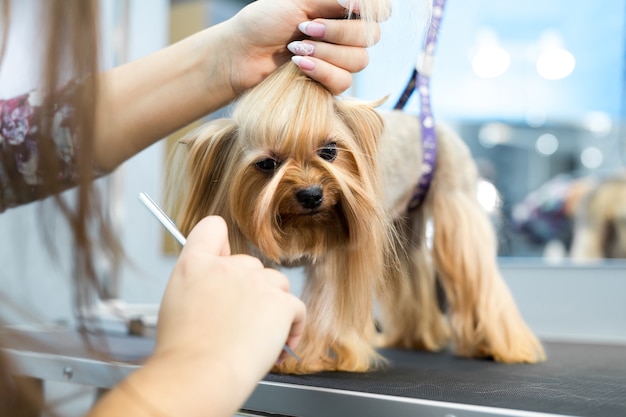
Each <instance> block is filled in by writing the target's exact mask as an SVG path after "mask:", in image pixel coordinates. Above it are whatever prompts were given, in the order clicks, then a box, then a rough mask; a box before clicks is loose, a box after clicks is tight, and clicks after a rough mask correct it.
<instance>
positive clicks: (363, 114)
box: [335, 99, 384, 156]
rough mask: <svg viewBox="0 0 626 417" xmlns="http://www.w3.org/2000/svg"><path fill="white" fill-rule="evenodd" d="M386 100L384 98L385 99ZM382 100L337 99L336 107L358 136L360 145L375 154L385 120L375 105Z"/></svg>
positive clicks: (370, 153)
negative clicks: (369, 101)
mask: <svg viewBox="0 0 626 417" xmlns="http://www.w3.org/2000/svg"><path fill="white" fill-rule="evenodd" d="M383 101H384V100H383ZM381 103H382V101H379V102H375V103H365V102H362V101H357V100H351V99H346V100H341V99H337V100H336V102H335V107H336V109H337V113H338V114H339V115H340V116H341V118H342V119H343V121H344V123H345V124H346V125H347V126H348V128H349V129H350V130H351V131H352V132H353V133H354V135H355V137H356V138H358V141H359V145H360V146H361V147H363V148H364V150H365V151H366V152H367V154H368V155H370V156H373V155H374V154H375V152H376V149H377V144H378V139H379V138H380V137H381V136H382V134H383V130H384V122H383V119H382V117H381V116H380V114H378V112H377V111H376V110H375V109H374V107H376V106H378V105H380V104H381Z"/></svg>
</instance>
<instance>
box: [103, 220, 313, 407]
mask: <svg viewBox="0 0 626 417" xmlns="http://www.w3.org/2000/svg"><path fill="white" fill-rule="evenodd" d="M304 320H305V307H304V304H303V303H302V302H301V301H300V300H298V299H297V298H296V297H294V296H293V295H291V294H290V293H289V281H288V280H287V278H286V277H285V276H284V275H282V274H281V273H280V272H278V271H276V270H273V269H267V268H264V267H263V265H262V264H261V262H260V261H259V260H258V259H256V258H253V257H251V256H247V255H232V256H231V255H230V246H229V242H228V231H227V228H226V225H225V223H224V221H223V220H222V219H220V218H219V217H208V218H205V219H203V220H202V221H201V222H200V223H198V225H197V226H196V227H195V228H194V229H193V231H192V232H191V233H190V234H189V238H188V240H187V243H186V244H185V247H184V248H183V250H182V253H181V255H180V258H179V260H178V262H177V263H176V266H175V268H174V271H173V273H172V276H171V278H170V281H169V283H168V286H167V288H166V291H165V294H164V296H163V301H162V304H161V308H160V312H159V320H158V332H157V343H156V349H155V352H154V354H153V356H152V357H151V358H150V359H149V360H148V361H147V363H146V364H145V365H144V367H142V368H141V369H140V370H139V371H137V372H135V373H134V374H132V375H131V376H130V377H129V379H128V380H127V381H125V382H124V383H123V385H122V386H121V391H120V390H119V389H118V390H115V391H113V394H112V395H114V396H117V397H118V401H113V402H111V404H117V405H119V404H120V403H119V397H120V395H122V396H123V395H126V396H131V397H132V398H131V399H132V400H134V401H132V404H130V405H129V404H126V406H132V407H140V408H144V411H149V412H153V413H152V414H153V415H167V416H174V415H185V416H200V415H206V412H207V410H211V415H224V416H226V415H233V414H234V413H235V412H236V411H237V409H236V407H237V406H238V405H241V404H242V403H243V402H244V400H245V399H246V398H247V396H248V395H250V393H252V391H253V390H254V388H255V386H256V383H257V382H258V381H259V380H260V379H261V378H263V376H265V374H266V373H267V372H268V371H269V370H270V368H271V367H272V365H274V364H275V363H276V361H277V359H278V358H279V355H280V356H281V359H282V356H283V355H284V352H283V354H281V349H282V346H283V345H284V344H285V341H287V344H288V345H289V346H290V347H291V348H293V349H296V346H297V345H298V342H299V339H300V337H301V335H302V332H303V329H304ZM163 376H167V378H163ZM207 393H219V395H216V396H211V395H208V396H207V395H206V394H207ZM148 399H149V401H148ZM183 399H184V400H183ZM103 403H105V404H106V399H105V401H103ZM111 404H108V406H110V405H111ZM122 405H123V404H122ZM104 407H105V408H104V409H106V410H107V413H109V414H108V415H114V414H115V413H112V412H111V409H110V408H106V407H107V406H106V405H105V406H104ZM96 415H97V414H96Z"/></svg>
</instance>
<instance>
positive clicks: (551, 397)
mask: <svg viewBox="0 0 626 417" xmlns="http://www.w3.org/2000/svg"><path fill="white" fill-rule="evenodd" d="M25 334H27V335H29V336H30V337H34V338H35V339H36V340H37V342H38V343H37V346H36V347H34V346H33V344H32V343H31V342H28V343H26V342H25V341H24V340H23V339H22V338H20V337H15V334H12V337H10V338H9V339H8V344H5V346H4V351H5V353H7V354H8V355H9V356H10V357H11V358H12V359H13V360H14V361H16V362H17V364H18V365H19V366H20V369H21V373H22V374H23V375H25V376H29V377H33V378H38V379H43V380H71V381H72V382H74V383H77V384H87V385H94V386H98V387H104V388H108V387H111V386H112V385H114V384H115V383H117V382H118V381H119V380H120V379H122V378H123V377H124V376H125V375H127V374H128V373H129V372H131V371H132V370H133V369H136V368H137V367H138V366H141V362H142V361H143V358H145V357H147V356H148V355H149V354H150V352H151V351H152V349H153V347H154V341H153V339H150V338H141V337H136V336H125V335H117V336H113V335H107V336H106V337H104V339H103V338H102V337H96V338H93V339H91V341H92V344H93V346H96V347H99V348H104V350H105V351H106V352H108V354H110V355H111V356H112V357H113V358H114V360H116V362H114V363H111V362H107V361H104V360H103V359H102V358H101V357H100V356H99V355H98V354H97V353H94V352H91V351H89V350H88V349H86V348H85V347H84V339H82V338H81V337H80V335H79V334H78V333H77V332H75V331H73V330H54V331H51V330H47V331H28V332H25ZM5 341H6V338H5ZM545 347H546V351H547V355H548V361H547V362H545V363H541V364H537V365H503V364H498V363H494V362H492V361H488V360H470V359H462V358H458V357H455V356H454V355H452V354H450V353H448V352H443V353H426V352H412V351H402V350H389V349H387V350H381V353H382V354H383V355H384V356H385V357H387V358H388V359H389V361H390V362H389V366H388V367H387V368H386V369H381V370H378V371H374V372H369V373H363V374H352V373H343V372H336V373H335V372H327V373H320V374H316V375H307V376H284V375H268V376H267V377H266V378H265V379H264V381H262V382H261V383H260V384H259V385H258V387H257V390H256V391H255V392H254V394H253V395H252V396H251V397H250V399H249V400H248V401H247V402H246V404H245V406H244V409H246V410H251V411H252V412H253V413H254V414H256V415H269V414H271V415H278V416H280V415H283V416H298V417H308V416H324V417H333V416H359V417H361V416H363V417H367V416H382V417H401V416H416V415H419V416H427V417H428V416H437V417H444V416H446V417H452V416H456V417H461V416H463V417H470V416H495V415H507V416H520V417H522V416H527V417H530V416H541V415H544V416H546V415H552V416H555V415H558V416H564V415H569V416H581V417H595V416H601V417H610V416H626V346H623V345H613V346H611V345H592V344H578V343H577V344H575V343H555V342H546V343H545Z"/></svg>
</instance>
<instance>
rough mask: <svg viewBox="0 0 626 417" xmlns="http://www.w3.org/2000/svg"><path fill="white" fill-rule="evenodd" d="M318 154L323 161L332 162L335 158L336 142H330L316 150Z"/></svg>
mask: <svg viewBox="0 0 626 417" xmlns="http://www.w3.org/2000/svg"><path fill="white" fill-rule="evenodd" d="M318 155H319V156H320V158H322V159H323V160H325V161H328V162H333V161H334V160H335V158H337V143H336V142H331V143H329V144H328V145H326V146H324V147H323V148H322V149H320V150H319V151H318Z"/></svg>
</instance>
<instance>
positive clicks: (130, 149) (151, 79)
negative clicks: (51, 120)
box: [95, 0, 379, 170]
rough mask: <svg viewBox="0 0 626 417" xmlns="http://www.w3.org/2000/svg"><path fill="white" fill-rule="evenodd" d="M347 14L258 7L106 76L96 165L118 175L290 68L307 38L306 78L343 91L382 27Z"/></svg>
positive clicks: (332, 1)
mask: <svg viewBox="0 0 626 417" xmlns="http://www.w3.org/2000/svg"><path fill="white" fill-rule="evenodd" d="M377 1H379V0H377ZM345 13H346V10H345V9H344V8H343V7H342V6H341V5H340V4H339V3H338V2H337V0H257V1H256V2H253V3H251V4H249V5H248V6H246V7H245V8H244V9H242V10H241V11H240V12H239V13H238V14H237V15H236V16H235V17H233V18H232V19H230V20H228V21H226V22H223V23H221V24H219V25H216V26H213V27H210V28H207V29H205V30H203V31H201V32H198V33H196V34H194V35H192V36H191V37H189V38H186V39H184V40H182V41H180V42H178V43H176V44H174V45H171V46H169V47H167V48H164V49H162V50H160V51H158V52H156V53H153V54H151V55H149V56H147V57H144V58H142V59H139V60H137V61H134V62H131V63H128V64H125V65H122V66H120V67H118V68H115V69H112V70H110V71H108V72H105V73H103V74H101V75H100V84H101V89H100V92H99V93H100V94H99V96H98V97H99V99H98V103H97V115H96V138H95V157H96V161H95V162H96V163H97V165H98V166H99V167H100V168H102V169H104V170H112V169H114V168H115V167H116V166H117V165H119V164H120V163H122V162H123V161H125V160H126V159H128V158H130V157H131V156H133V155H135V154H136V153H138V152H139V151H141V150H142V149H144V148H146V147H148V146H150V145H152V144H153V143H155V142H156V141H158V140H160V139H162V138H163V137H165V136H167V135H169V134H170V133H172V132H174V131H175V130H177V129H179V128H181V127H183V126H185V125H187V124H188V123H190V122H192V121H194V120H197V119H198V118H200V117H202V116H204V115H206V114H209V113H211V112H212V111H215V110H217V109H219V108H221V107H223V106H224V105H226V104H228V103H229V102H230V101H232V100H233V99H234V98H236V97H237V96H238V95H239V94H241V93H242V92H243V91H245V90H246V89H248V88H250V87H253V86H254V85H256V84H258V83H259V82H260V81H261V80H262V79H264V78H265V77H266V76H267V75H268V74H270V73H272V72H273V71H274V70H276V69H277V68H278V66H280V65H281V64H283V63H285V62H287V61H288V60H289V59H290V57H291V56H292V54H291V52H289V50H288V49H287V45H288V44H289V43H290V42H292V41H295V40H302V39H307V40H306V43H307V44H308V51H307V52H306V56H305V57H302V58H303V59H302V60H301V61H300V64H299V66H300V68H301V69H302V70H303V72H304V73H305V74H307V75H308V76H310V77H311V78H313V79H315V80H317V81H319V82H321V83H322V84H324V85H326V87H328V88H329V89H330V90H331V91H333V92H335V93H337V94H339V93H341V92H343V91H345V90H346V89H347V88H348V87H349V86H350V84H351V82H352V78H351V73H354V72H358V71H360V70H362V69H363V68H365V66H366V65H367V62H368V55H367V51H366V49H365V46H366V44H367V43H368V42H369V41H371V40H372V33H374V41H376V40H378V37H379V28H378V24H377V23H375V22H370V23H366V22H362V21H359V20H347V19H342V18H341V17H343V16H345ZM311 20H315V23H314V24H313V25H304V26H301V28H302V30H304V32H306V34H304V33H302V32H301V31H300V30H298V25H299V24H301V23H302V22H309V21H311ZM311 48H312V49H311ZM292 49H293V48H292ZM300 53H303V52H300Z"/></svg>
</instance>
